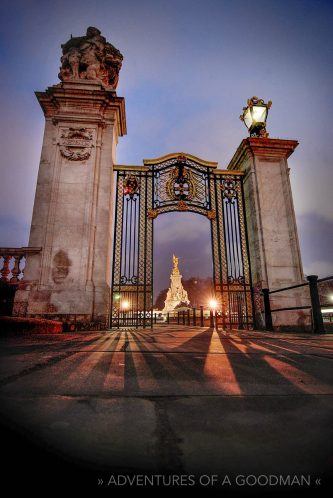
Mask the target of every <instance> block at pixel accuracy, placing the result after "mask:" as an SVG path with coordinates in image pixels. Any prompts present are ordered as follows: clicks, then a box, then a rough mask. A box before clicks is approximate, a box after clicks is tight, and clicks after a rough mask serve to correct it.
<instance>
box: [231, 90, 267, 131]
mask: <svg viewBox="0 0 333 498" xmlns="http://www.w3.org/2000/svg"><path fill="white" fill-rule="evenodd" d="M271 106H272V101H271V100H269V101H268V102H267V104H265V102H264V100H263V99H259V98H258V97H252V98H250V99H248V100H247V106H246V107H243V114H242V115H241V116H239V118H240V119H241V121H243V122H244V124H245V126H246V127H247V128H248V130H249V132H250V136H251V137H259V138H268V136H269V134H268V133H267V131H266V120H267V115H268V110H269V109H270V108H271Z"/></svg>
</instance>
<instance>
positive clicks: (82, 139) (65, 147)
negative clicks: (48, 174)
mask: <svg viewBox="0 0 333 498" xmlns="http://www.w3.org/2000/svg"><path fill="white" fill-rule="evenodd" d="M60 138H61V141H60V153H61V155H62V156H63V157H65V158H66V159H68V160H69V161H84V160H85V159H89V157H90V154H91V149H92V147H93V131H92V130H87V129H86V128H69V129H68V130H64V131H63V132H62V133H61V136H60Z"/></svg>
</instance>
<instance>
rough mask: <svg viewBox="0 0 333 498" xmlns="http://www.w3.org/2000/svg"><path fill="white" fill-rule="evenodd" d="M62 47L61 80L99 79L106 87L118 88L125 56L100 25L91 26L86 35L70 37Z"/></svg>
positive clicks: (108, 88)
mask: <svg viewBox="0 0 333 498" xmlns="http://www.w3.org/2000/svg"><path fill="white" fill-rule="evenodd" d="M61 48H62V53H63V55H62V57H61V68H60V72H59V78H60V79H61V81H69V80H80V79H81V80H82V79H83V80H84V79H86V80H97V81H98V82H100V83H101V84H102V85H103V87H104V88H105V89H107V90H115V89H116V88H117V84H118V78H119V71H120V69H121V65H122V61H123V56H122V54H121V53H120V52H119V50H118V49H116V48H115V47H114V46H113V45H111V43H109V42H107V41H106V39H105V38H104V36H101V32H100V31H99V29H97V28H94V27H92V26H90V27H89V28H88V29H87V33H86V36H78V37H75V38H72V37H71V38H70V40H68V42H66V43H64V44H63V45H61Z"/></svg>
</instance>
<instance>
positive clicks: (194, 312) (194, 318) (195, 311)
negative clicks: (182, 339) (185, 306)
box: [193, 308, 197, 327]
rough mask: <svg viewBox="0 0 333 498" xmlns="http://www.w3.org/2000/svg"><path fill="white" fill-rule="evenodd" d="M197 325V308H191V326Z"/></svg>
mask: <svg viewBox="0 0 333 498" xmlns="http://www.w3.org/2000/svg"><path fill="white" fill-rule="evenodd" d="M196 325H197V310H196V308H193V326H194V327H196Z"/></svg>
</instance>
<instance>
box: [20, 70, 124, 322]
mask: <svg viewBox="0 0 333 498" xmlns="http://www.w3.org/2000/svg"><path fill="white" fill-rule="evenodd" d="M36 95H37V99H38V101H39V103H40V105H41V107H42V109H43V111H44V115H45V132H44V141H43V146H42V153H41V160H40V166H39V173H38V181H37V188H36V195H35V203H34V210H33V216H32V224H31V232H30V239H29V246H32V247H41V248H42V250H41V252H40V253H39V254H35V255H33V256H28V260H27V264H26V270H25V281H24V282H23V283H22V284H21V286H20V289H19V290H18V291H17V293H16V298H15V305H14V313H15V314H17V315H19V314H25V315H27V316H40V315H42V316H44V317H48V318H53V317H54V316H58V317H59V316H63V315H69V318H73V316H74V315H80V316H81V319H82V320H83V321H95V322H96V321H100V322H103V323H107V321H108V316H109V302H110V274H111V269H110V264H111V257H112V238H113V237H112V230H111V224H112V214H113V213H112V206H113V192H112V184H113V174H112V172H113V170H112V167H113V164H114V163H115V153H116V145H117V141H118V136H122V135H124V134H126V119H125V104H124V99H123V98H122V97H117V95H116V92H115V91H110V90H105V89H104V88H103V86H102V85H101V84H100V83H99V82H97V81H93V80H91V81H89V80H77V81H75V80H71V81H67V82H63V83H60V84H58V85H55V86H52V87H50V88H48V89H47V90H46V91H45V92H37V93H36ZM22 310H25V311H24V313H23V311H22ZM79 319H80V317H79Z"/></svg>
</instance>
